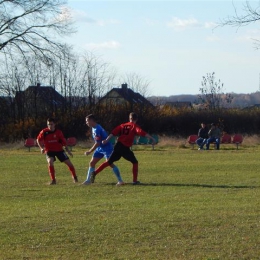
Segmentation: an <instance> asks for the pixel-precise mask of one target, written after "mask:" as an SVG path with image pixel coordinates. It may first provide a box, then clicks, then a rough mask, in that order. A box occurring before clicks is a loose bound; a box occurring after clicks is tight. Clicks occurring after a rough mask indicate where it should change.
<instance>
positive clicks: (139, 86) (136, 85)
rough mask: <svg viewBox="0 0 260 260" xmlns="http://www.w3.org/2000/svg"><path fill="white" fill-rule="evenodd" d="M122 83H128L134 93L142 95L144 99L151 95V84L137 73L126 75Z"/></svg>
mask: <svg viewBox="0 0 260 260" xmlns="http://www.w3.org/2000/svg"><path fill="white" fill-rule="evenodd" d="M120 81H121V82H126V83H127V84H128V85H129V87H130V88H131V89H132V90H133V91H135V92H138V93H140V94H141V95H143V96H144V97H146V96H148V95H149V94H150V93H149V85H150V82H149V81H148V80H147V79H146V78H144V77H142V76H140V75H139V74H137V73H135V72H132V73H126V74H125V76H124V77H122V79H120Z"/></svg>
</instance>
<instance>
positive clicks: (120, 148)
mask: <svg viewBox="0 0 260 260" xmlns="http://www.w3.org/2000/svg"><path fill="white" fill-rule="evenodd" d="M121 157H123V158H124V159H126V160H127V161H130V162H131V163H138V161H137V160H136V158H135V155H134V153H133V152H132V151H131V149H130V147H127V146H124V145H123V144H122V143H120V142H117V143H116V145H115V147H114V150H113V152H112V154H111V156H110V158H109V160H108V163H109V164H110V165H111V164H112V163H114V162H116V161H118V160H119V159H120V158H121Z"/></svg>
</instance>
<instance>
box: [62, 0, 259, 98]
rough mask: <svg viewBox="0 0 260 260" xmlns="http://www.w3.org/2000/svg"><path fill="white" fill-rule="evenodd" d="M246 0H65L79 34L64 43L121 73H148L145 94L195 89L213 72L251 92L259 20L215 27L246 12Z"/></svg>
mask: <svg viewBox="0 0 260 260" xmlns="http://www.w3.org/2000/svg"><path fill="white" fill-rule="evenodd" d="M249 2H250V3H251V4H252V5H253V6H255V7H256V6H257V5H258V4H259V1H249ZM244 4H245V1H230V0H222V1H213V0H208V1H195V0H193V1H188V0H186V1H185V0H184V1H174V0H171V1H148V0H143V1H135V0H133V1H126V0H121V1H112V0H107V1H99V0H95V1H90V0H81V1H80V0H68V6H69V8H70V10H71V13H72V17H73V19H74V21H75V24H74V26H75V27H76V28H77V32H76V33H75V34H73V35H72V36H70V37H69V38H68V39H66V41H67V42H68V43H69V44H72V45H73V46H74V50H76V51H90V52H93V53H94V54H95V55H97V56H99V57H102V60H104V61H105V62H108V63H110V64H111V65H112V66H113V67H114V68H115V69H116V70H117V72H118V73H119V74H121V75H125V74H126V73H128V74H129V73H136V74H138V75H140V77H143V78H145V79H146V80H148V81H149V82H150V85H149V93H150V95H155V96H171V95H180V94H198V93H199V89H200V87H201V81H202V77H203V76H206V75H207V73H212V72H215V76H216V80H220V81H221V82H222V83H224V91H225V92H229V93H231V92H233V93H253V92H256V91H259V90H260V50H257V49H256V45H255V43H256V42H255V39H256V40H257V39H259V40H260V23H253V24H250V25H248V26H244V27H240V28H238V27H231V26H224V27H221V26H218V25H219V24H220V23H221V21H223V20H224V19H226V18H227V17H230V16H233V15H235V11H237V13H239V14H243V5H244ZM130 87H131V86H130Z"/></svg>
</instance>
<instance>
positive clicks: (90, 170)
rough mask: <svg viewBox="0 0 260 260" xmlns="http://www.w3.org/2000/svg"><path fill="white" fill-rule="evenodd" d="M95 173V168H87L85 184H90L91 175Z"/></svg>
mask: <svg viewBox="0 0 260 260" xmlns="http://www.w3.org/2000/svg"><path fill="white" fill-rule="evenodd" d="M93 171H95V168H93V167H89V168H88V173H87V179H86V182H90V176H91V173H92V172H93Z"/></svg>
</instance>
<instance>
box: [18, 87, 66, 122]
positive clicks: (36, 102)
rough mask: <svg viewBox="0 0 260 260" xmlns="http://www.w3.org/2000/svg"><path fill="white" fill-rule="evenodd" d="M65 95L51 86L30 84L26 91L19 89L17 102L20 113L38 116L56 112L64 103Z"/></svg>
mask: <svg viewBox="0 0 260 260" xmlns="http://www.w3.org/2000/svg"><path fill="white" fill-rule="evenodd" d="M64 102H65V99H64V97H63V96H62V95H61V94H59V93H58V92H57V91H56V90H55V89H54V88H53V87H51V86H41V85H40V84H39V83H38V84H37V85H36V86H29V87H28V88H27V89H25V90H24V91H17V92H16V95H15V104H16V109H17V113H18V115H21V116H29V117H37V116H38V115H40V114H41V115H42V114H48V115H49V114H50V113H52V112H55V111H56V110H57V109H58V108H60V107H62V105H63V104H64Z"/></svg>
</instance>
